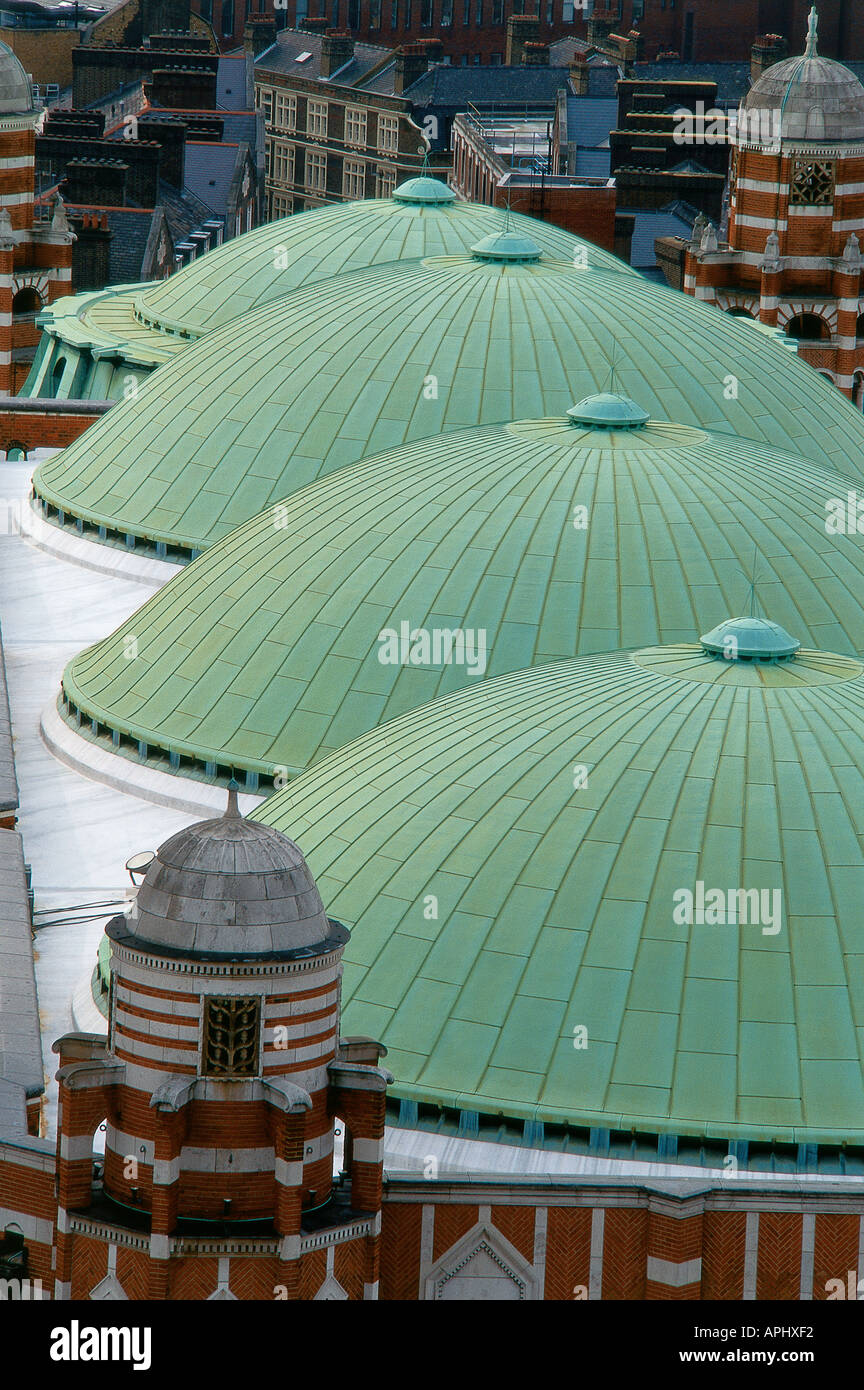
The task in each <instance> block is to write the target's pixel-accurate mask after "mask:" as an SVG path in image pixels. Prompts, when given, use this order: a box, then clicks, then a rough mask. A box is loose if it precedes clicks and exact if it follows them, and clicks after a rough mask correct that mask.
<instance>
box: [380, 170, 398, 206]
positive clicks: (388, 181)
mask: <svg viewBox="0 0 864 1390" xmlns="http://www.w3.org/2000/svg"><path fill="white" fill-rule="evenodd" d="M395 187H396V170H395V169H388V168H387V167H386V166H384V165H379V166H378V168H377V169H376V171H375V197H376V198H389V197H390V194H391V193H392V192H393V189H394V188H395Z"/></svg>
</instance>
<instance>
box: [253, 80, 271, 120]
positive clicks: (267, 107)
mask: <svg viewBox="0 0 864 1390" xmlns="http://www.w3.org/2000/svg"><path fill="white" fill-rule="evenodd" d="M256 105H257V107H258V109H259V111H263V112H264V124H265V125H272V124H273V92H272V90H271V88H270V87H259V88H258V92H257V94H256Z"/></svg>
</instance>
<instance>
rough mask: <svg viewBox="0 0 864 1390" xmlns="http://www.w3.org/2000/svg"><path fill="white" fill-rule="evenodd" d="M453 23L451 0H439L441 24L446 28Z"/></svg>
mask: <svg viewBox="0 0 864 1390" xmlns="http://www.w3.org/2000/svg"><path fill="white" fill-rule="evenodd" d="M452 23H453V0H441V25H442V28H447V27H448V26H449V25H451V24H452Z"/></svg>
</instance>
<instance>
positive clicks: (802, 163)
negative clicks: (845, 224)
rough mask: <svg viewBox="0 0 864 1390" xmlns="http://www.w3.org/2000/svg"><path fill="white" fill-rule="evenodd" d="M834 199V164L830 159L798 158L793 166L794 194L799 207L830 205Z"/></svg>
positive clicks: (794, 199) (795, 202)
mask: <svg viewBox="0 0 864 1390" xmlns="http://www.w3.org/2000/svg"><path fill="white" fill-rule="evenodd" d="M833 201H834V165H833V163H832V162H831V160H830V159H796V160H795V162H794V164H793V166H792V196H791V198H790V202H791V203H793V204H794V205H796V206H798V207H811V208H821V207H828V206H829V205H830V204H831V203H833Z"/></svg>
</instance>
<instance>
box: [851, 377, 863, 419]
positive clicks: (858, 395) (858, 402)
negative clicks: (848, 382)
mask: <svg viewBox="0 0 864 1390" xmlns="http://www.w3.org/2000/svg"><path fill="white" fill-rule="evenodd" d="M852 403H853V405H855V406H857V408H858V409H859V410H864V372H856V373H855V376H854V377H853V379H852Z"/></svg>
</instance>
